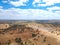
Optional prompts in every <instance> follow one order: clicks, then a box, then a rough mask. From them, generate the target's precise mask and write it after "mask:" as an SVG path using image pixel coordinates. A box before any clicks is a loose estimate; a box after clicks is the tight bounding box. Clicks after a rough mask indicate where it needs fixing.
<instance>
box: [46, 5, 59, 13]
mask: <svg viewBox="0 0 60 45" xmlns="http://www.w3.org/2000/svg"><path fill="white" fill-rule="evenodd" d="M47 10H48V11H51V12H57V13H60V7H57V6H54V7H50V8H47Z"/></svg>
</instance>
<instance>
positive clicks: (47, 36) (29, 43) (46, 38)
mask: <svg viewBox="0 0 60 45" xmlns="http://www.w3.org/2000/svg"><path fill="white" fill-rule="evenodd" d="M0 45H60V26H58V25H55V24H38V23H35V22H32V23H20V24H0Z"/></svg>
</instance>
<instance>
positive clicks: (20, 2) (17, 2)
mask: <svg viewBox="0 0 60 45" xmlns="http://www.w3.org/2000/svg"><path fill="white" fill-rule="evenodd" d="M27 1H28V0H19V1H10V4H12V5H14V6H25V5H26V4H24V3H26V2H27Z"/></svg>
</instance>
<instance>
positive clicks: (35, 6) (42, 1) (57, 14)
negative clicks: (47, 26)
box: [0, 0, 60, 20]
mask: <svg viewBox="0 0 60 45" xmlns="http://www.w3.org/2000/svg"><path fill="white" fill-rule="evenodd" d="M1 19H3V20H54V19H56V20H58V19H60V1H59V0H0V20H1Z"/></svg>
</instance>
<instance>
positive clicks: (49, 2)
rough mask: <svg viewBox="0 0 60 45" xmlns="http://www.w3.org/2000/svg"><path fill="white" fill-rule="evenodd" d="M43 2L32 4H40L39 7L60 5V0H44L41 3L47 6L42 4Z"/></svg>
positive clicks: (35, 0) (35, 1)
mask: <svg viewBox="0 0 60 45" xmlns="http://www.w3.org/2000/svg"><path fill="white" fill-rule="evenodd" d="M40 1H41V0H38V1H37V0H34V2H33V3H32V4H33V5H34V4H36V3H39V4H38V6H50V5H54V4H55V3H60V0H42V1H41V2H45V3H46V4H42V3H41V2H40Z"/></svg>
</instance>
